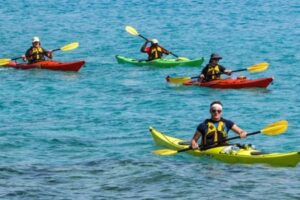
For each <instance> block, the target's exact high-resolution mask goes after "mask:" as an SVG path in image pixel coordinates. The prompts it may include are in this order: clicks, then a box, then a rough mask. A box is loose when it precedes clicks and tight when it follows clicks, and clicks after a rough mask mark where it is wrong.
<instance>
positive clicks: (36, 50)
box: [22, 37, 52, 64]
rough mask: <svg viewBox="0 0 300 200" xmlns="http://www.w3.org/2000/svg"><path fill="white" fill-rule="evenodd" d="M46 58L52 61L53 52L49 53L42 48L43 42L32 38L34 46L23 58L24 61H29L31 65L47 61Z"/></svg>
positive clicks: (37, 38)
mask: <svg viewBox="0 0 300 200" xmlns="http://www.w3.org/2000/svg"><path fill="white" fill-rule="evenodd" d="M45 56H46V57H48V58H50V59H52V51H47V50H45V49H44V48H42V47H41V41H40V38H39V37H33V38H32V46H31V47H30V48H29V49H28V50H27V51H26V53H25V55H23V56H22V58H23V60H24V61H28V63H29V64H31V63H35V62H39V61H43V60H45Z"/></svg>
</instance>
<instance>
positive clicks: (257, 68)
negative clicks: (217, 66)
mask: <svg viewBox="0 0 300 200" xmlns="http://www.w3.org/2000/svg"><path fill="white" fill-rule="evenodd" d="M268 67H269V63H267V62H262V63H258V64H255V65H252V66H250V67H247V68H243V69H237V70H233V71H232V72H241V71H248V72H250V73H257V72H262V71H265V70H267V69H268ZM196 78H199V76H194V77H188V76H186V77H170V76H168V77H166V79H167V81H168V82H170V83H173V84H183V83H185V82H187V81H191V80H192V79H196Z"/></svg>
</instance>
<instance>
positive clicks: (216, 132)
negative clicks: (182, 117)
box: [192, 101, 247, 149]
mask: <svg viewBox="0 0 300 200" xmlns="http://www.w3.org/2000/svg"><path fill="white" fill-rule="evenodd" d="M209 111H210V114H211V118H210V119H206V120H204V121H203V122H202V123H200V124H199V125H198V127H197V130H196V132H195V134H194V137H193V139H192V148H193V149H198V148H199V145H198V140H199V138H200V137H201V138H202V139H201V149H205V148H208V147H215V146H222V145H227V144H228V142H226V141H224V140H226V139H227V138H228V132H229V130H233V131H234V132H235V133H237V134H238V135H240V137H241V138H245V137H247V132H246V131H244V130H243V129H241V128H240V127H238V126H237V125H236V124H235V123H234V122H232V121H230V120H227V119H224V118H222V111H223V105H222V103H221V102H220V101H214V102H212V103H211V104H210V110H209Z"/></svg>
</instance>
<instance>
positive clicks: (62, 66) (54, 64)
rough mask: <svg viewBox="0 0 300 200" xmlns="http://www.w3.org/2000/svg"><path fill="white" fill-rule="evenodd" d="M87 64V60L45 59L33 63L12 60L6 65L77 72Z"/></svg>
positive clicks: (18, 67) (19, 67)
mask: <svg viewBox="0 0 300 200" xmlns="http://www.w3.org/2000/svg"><path fill="white" fill-rule="evenodd" d="M84 64H85V61H76V62H58V61H54V60H45V61H41V62H37V63H33V64H27V63H16V62H14V61H12V62H10V63H9V64H8V65H6V67H13V68H16V69H35V68H37V69H49V70H60V71H74V72H77V71H79V70H80V68H81V67H82V66H83V65H84Z"/></svg>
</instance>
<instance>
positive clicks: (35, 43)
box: [32, 42, 40, 47]
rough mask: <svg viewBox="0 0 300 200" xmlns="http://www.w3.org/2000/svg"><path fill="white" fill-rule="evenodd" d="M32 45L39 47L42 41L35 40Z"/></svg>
mask: <svg viewBox="0 0 300 200" xmlns="http://www.w3.org/2000/svg"><path fill="white" fill-rule="evenodd" d="M32 45H33V46H34V47H39V46H40V43H39V42H33V43H32Z"/></svg>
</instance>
